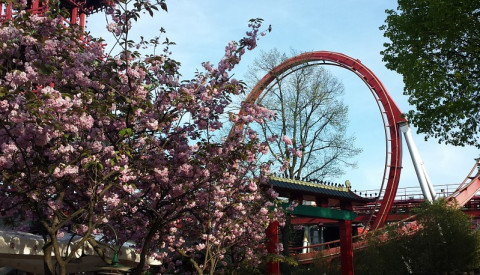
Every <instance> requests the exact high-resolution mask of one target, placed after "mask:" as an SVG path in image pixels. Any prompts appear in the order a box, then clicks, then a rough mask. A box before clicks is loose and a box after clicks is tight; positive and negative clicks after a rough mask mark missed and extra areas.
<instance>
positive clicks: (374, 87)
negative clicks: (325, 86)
mask: <svg viewBox="0 0 480 275" xmlns="http://www.w3.org/2000/svg"><path fill="white" fill-rule="evenodd" d="M27 3H28V5H29V12H31V14H37V15H44V14H45V12H46V11H48V9H49V7H48V5H47V4H46V3H47V1H41V0H28V1H27ZM105 3H106V2H105V1H100V0H60V1H58V5H60V7H63V8H66V9H67V10H69V12H70V18H69V19H68V20H65V21H66V23H68V24H78V25H80V26H81V27H82V30H83V29H84V28H85V18H86V16H87V15H88V14H91V13H93V12H96V11H99V10H101V9H102V8H104V6H105ZM15 15H16V11H15V10H14V6H13V4H12V2H11V1H9V2H6V3H5V1H2V2H0V21H2V20H9V19H11V18H13V17H14V16H15ZM313 65H333V66H339V67H342V68H345V69H347V70H349V71H352V72H353V73H355V74H356V75H357V76H358V77H360V79H362V80H363V81H364V82H365V84H366V85H367V87H368V88H369V89H370V91H371V92H372V95H373V97H374V99H375V101H376V102H377V105H378V108H379V110H380V113H381V117H382V120H383V124H384V128H385V137H386V158H385V169H384V175H383V181H382V183H381V185H380V192H379V195H378V197H377V198H376V202H375V203H374V207H373V208H372V209H371V211H372V215H371V216H370V217H371V218H370V219H369V221H368V223H367V224H368V225H369V227H370V229H371V230H372V229H378V228H380V227H382V226H383V225H384V224H385V222H386V221H387V216H388V215H389V212H390V209H391V208H392V205H393V203H394V200H395V197H396V193H397V189H398V184H399V180H400V174H401V169H402V135H401V133H403V136H404V138H405V140H406V144H407V147H408V150H409V152H410V156H411V159H412V162H413V165H414V167H415V171H416V174H417V177H418V181H419V183H420V187H421V190H422V193H423V197H424V199H425V200H428V201H432V200H434V199H435V198H436V196H437V195H436V193H435V190H434V188H433V186H432V183H431V182H430V179H429V177H428V174H427V173H426V170H425V167H424V166H423V162H422V160H421V157H420V154H419V153H418V150H417V148H416V146H415V143H414V141H413V139H412V134H411V129H410V127H409V124H408V121H407V119H406V118H405V117H404V116H403V115H402V112H401V111H400V109H399V108H398V106H397V104H396V103H395V102H394V101H393V99H392V97H391V96H390V95H389V93H388V92H387V90H386V88H385V86H384V85H383V83H382V82H381V81H380V80H379V79H378V77H377V76H376V75H375V74H374V73H373V72H372V71H371V70H370V69H369V68H367V67H366V66H365V65H363V64H362V63H361V62H360V61H359V60H358V59H354V58H352V57H349V56H347V55H344V54H341V53H336V52H330V51H315V52H307V53H303V54H300V55H297V56H295V57H292V58H290V59H287V60H285V61H284V62H283V63H281V64H280V65H278V66H277V67H275V68H274V69H273V70H271V71H270V72H268V73H267V74H266V75H265V76H264V77H263V78H262V79H261V80H260V81H259V82H258V83H257V84H256V86H255V87H254V88H253V89H252V91H251V92H250V94H249V95H248V97H247V98H246V100H245V101H246V102H248V103H254V102H256V101H257V99H259V98H260V97H261V96H262V95H263V93H264V91H267V90H268V89H266V88H267V87H268V86H269V85H270V84H271V83H272V82H273V81H276V80H278V79H279V78H282V77H285V76H286V75H288V74H289V73H291V72H293V71H295V70H297V69H300V68H302V67H303V66H313ZM478 166H479V162H478V161H477V162H476V164H475V166H474V168H473V169H472V171H471V172H470V174H469V175H468V176H467V178H466V179H465V181H464V182H463V183H462V184H461V185H460V186H458V188H457V189H456V190H455V192H453V193H452V194H450V196H449V197H448V198H449V199H450V200H451V201H456V202H457V203H458V205H459V206H463V205H465V204H466V203H467V202H468V201H469V200H470V199H471V198H472V197H473V196H474V195H475V193H476V192H477V191H478V190H479V188H480V178H479V176H480V173H479V172H478V170H477V169H478ZM345 274H350V273H345Z"/></svg>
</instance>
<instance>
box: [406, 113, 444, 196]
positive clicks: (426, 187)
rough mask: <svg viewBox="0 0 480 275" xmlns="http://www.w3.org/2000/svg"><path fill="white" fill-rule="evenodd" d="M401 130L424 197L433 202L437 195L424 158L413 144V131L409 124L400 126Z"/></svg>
mask: <svg viewBox="0 0 480 275" xmlns="http://www.w3.org/2000/svg"><path fill="white" fill-rule="evenodd" d="M400 130H401V131H402V133H403V136H404V137H405V141H406V142H407V147H408V151H409V152H410V157H411V158H412V162H413V166H414V167H415V172H416V173H417V178H418V182H419V183H420V187H421V188H422V193H423V196H424V197H425V199H426V200H428V201H430V202H432V201H433V200H434V199H435V196H436V193H435V190H434V189H433V186H432V183H431V182H430V178H429V177H428V174H427V171H426V169H425V166H424V164H423V161H422V158H421V157H420V154H419V153H418V149H417V146H416V145H415V143H414V142H413V138H412V130H411V129H410V126H409V125H408V123H402V124H401V125H400Z"/></svg>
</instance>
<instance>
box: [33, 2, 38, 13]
mask: <svg viewBox="0 0 480 275" xmlns="http://www.w3.org/2000/svg"><path fill="white" fill-rule="evenodd" d="M37 9H38V0H33V1H32V10H33V13H37V12H38V11H37Z"/></svg>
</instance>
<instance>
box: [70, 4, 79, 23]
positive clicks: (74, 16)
mask: <svg viewBox="0 0 480 275" xmlns="http://www.w3.org/2000/svg"><path fill="white" fill-rule="evenodd" d="M77 17H78V8H77V7H75V8H73V9H72V12H71V15H70V24H77Z"/></svg>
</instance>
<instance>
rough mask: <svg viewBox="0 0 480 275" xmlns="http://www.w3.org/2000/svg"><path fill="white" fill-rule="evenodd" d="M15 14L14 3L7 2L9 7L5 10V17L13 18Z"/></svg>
mask: <svg viewBox="0 0 480 275" xmlns="http://www.w3.org/2000/svg"><path fill="white" fill-rule="evenodd" d="M12 15H13V4H12V3H11V2H10V3H8V4H7V9H6V10H5V18H6V19H12Z"/></svg>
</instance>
